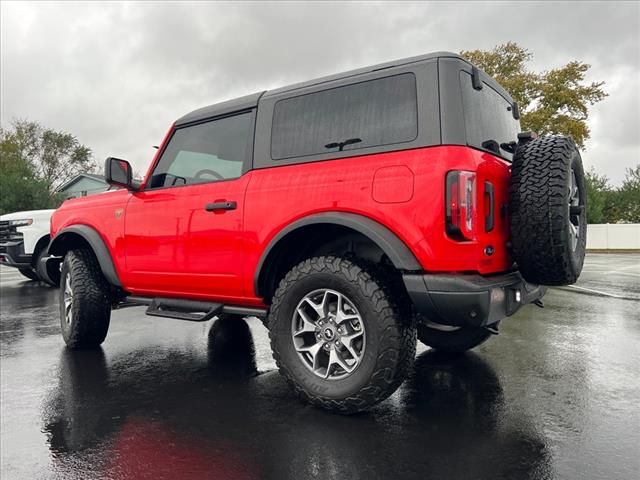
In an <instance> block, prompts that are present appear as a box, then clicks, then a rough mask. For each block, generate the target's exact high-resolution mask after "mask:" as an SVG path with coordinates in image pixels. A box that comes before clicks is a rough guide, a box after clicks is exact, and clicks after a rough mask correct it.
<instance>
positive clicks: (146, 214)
mask: <svg viewBox="0 0 640 480" xmlns="http://www.w3.org/2000/svg"><path fill="white" fill-rule="evenodd" d="M170 133H171V130H170V131H169V133H168V134H167V137H165V142H166V141H167V139H168V138H169V136H170ZM161 150H162V148H161V149H160V150H159V152H158V153H160V151H161ZM157 159H158V155H157V156H156V158H155V159H154V162H153V164H155V162H156V161H157ZM153 164H152V167H150V169H149V173H150V172H151V171H152V169H153ZM509 168H510V166H509V163H507V162H505V161H503V160H501V159H499V158H497V157H495V156H493V155H491V154H489V153H485V152H481V151H478V150H475V149H472V148H468V147H462V146H437V147H428V148H420V149H415V150H403V151H397V152H391V153H382V154H376V155H367V156H360V157H351V158H345V159H337V160H329V161H322V162H311V163H302V164H296V165H287V166H281V167H273V168H266V169H258V170H253V171H250V172H248V173H246V174H244V175H243V176H242V177H240V178H238V179H235V180H228V181H219V182H211V183H205V184H198V185H190V186H177V187H172V188H164V189H157V190H147V191H144V190H142V191H140V192H135V193H131V192H127V191H125V190H119V191H114V192H107V193H104V194H100V195H94V196H90V197H84V198H81V199H74V200H69V201H67V202H65V204H64V205H63V206H62V207H61V208H59V209H58V210H57V211H56V212H55V214H54V216H53V219H52V234H55V233H56V232H57V231H59V230H61V229H62V228H64V227H66V226H69V225H73V224H85V225H89V226H92V227H93V228H95V229H96V230H97V231H98V232H99V233H100V234H101V236H102V238H103V239H104V241H105V244H106V245H107V248H108V249H109V251H110V252H111V255H112V258H113V259H114V263H115V267H116V271H117V273H118V275H119V277H120V279H121V281H122V285H123V287H124V288H125V289H126V290H127V291H129V292H131V293H133V294H139V295H166V296H178V297H191V298H201V299H210V300H218V301H223V302H225V303H233V304H237V305H247V306H258V305H261V304H262V301H261V299H260V298H257V297H256V296H255V292H254V285H253V280H254V274H255V271H256V268H257V266H258V262H259V259H260V257H261V255H262V253H263V251H264V250H265V248H266V247H267V245H268V244H269V242H270V241H271V240H272V239H273V238H274V237H275V236H276V235H277V234H278V233H279V232H280V231H281V230H282V229H283V228H285V227H287V226H288V225H290V224H291V223H292V222H294V221H296V220H298V219H300V218H304V217H305V216H308V215H312V214H315V213H320V212H351V213H356V214H359V215H363V216H365V217H368V218H370V219H373V220H375V221H377V222H379V223H380V224H382V225H384V226H386V227H387V228H388V229H389V230H391V231H392V232H394V233H395V234H396V235H397V236H398V237H399V238H400V239H401V240H402V241H403V242H404V243H405V244H406V245H407V246H408V247H409V249H410V250H411V251H412V252H413V254H414V255H415V256H416V258H417V259H418V261H419V262H420V264H421V265H422V267H423V268H424V270H425V271H430V272H478V273H480V274H491V273H497V272H503V271H505V270H508V269H510V268H511V265H512V259H511V257H510V255H509V253H508V250H507V241H508V238H509V226H508V218H507V216H506V205H507V204H508V195H509V190H508V189H509V178H510V170H509ZM451 170H461V171H471V172H475V173H476V182H477V183H476V185H477V191H476V196H477V198H476V202H477V203H476V205H477V208H476V210H477V212H478V218H477V222H476V235H475V240H473V241H464V242H458V241H455V240H453V239H451V238H449V237H448V236H447V234H446V232H445V192H444V190H445V177H446V174H447V172H449V171H451ZM149 173H148V174H147V177H148V175H149ZM394 176H398V178H399V182H398V183H395V182H393V181H390V179H392V178H393V177H394ZM485 180H489V181H490V182H491V183H492V184H493V186H494V189H495V205H494V211H495V212H496V215H495V226H494V228H493V230H492V231H491V232H488V233H487V232H485V228H484V218H485V215H484V213H485V212H487V211H488V209H489V207H488V205H486V204H485V202H486V201H487V198H488V197H487V195H484V191H483V185H484V182H485ZM410 187H412V192H411V194H409V192H408V189H409V188H410ZM399 190H400V191H399ZM223 200H224V201H235V202H237V209H235V210H225V211H221V212H207V211H205V209H204V207H205V204H207V203H210V202H218V201H223ZM501 213H502V214H501ZM488 246H491V247H493V252H494V253H493V254H492V255H487V254H486V253H485V249H486V247H488Z"/></svg>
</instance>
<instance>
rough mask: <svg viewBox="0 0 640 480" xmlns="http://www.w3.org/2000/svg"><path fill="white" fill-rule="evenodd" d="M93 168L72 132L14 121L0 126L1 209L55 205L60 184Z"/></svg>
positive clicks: (87, 154)
mask: <svg viewBox="0 0 640 480" xmlns="http://www.w3.org/2000/svg"><path fill="white" fill-rule="evenodd" d="M95 169H96V164H95V163H94V162H93V160H92V158H91V149H89V148H88V147H86V146H85V145H82V144H81V143H80V142H79V141H78V139H77V138H76V137H74V136H73V135H71V134H69V133H65V132H58V131H55V130H52V129H48V128H45V127H43V126H42V125H40V124H38V123H37V122H30V121H26V120H17V121H14V122H13V123H12V125H11V128H10V129H2V128H0V170H1V171H2V175H1V176H0V212H1V213H9V212H16V211H20V210H37V209H44V208H55V207H56V206H58V205H59V204H60V201H61V199H60V198H59V196H58V195H57V194H56V193H55V192H56V189H57V188H58V187H59V186H61V185H62V184H63V183H65V182H67V181H68V180H70V179H71V178H73V177H75V176H76V175H78V174H79V173H87V172H92V171H94V170H95Z"/></svg>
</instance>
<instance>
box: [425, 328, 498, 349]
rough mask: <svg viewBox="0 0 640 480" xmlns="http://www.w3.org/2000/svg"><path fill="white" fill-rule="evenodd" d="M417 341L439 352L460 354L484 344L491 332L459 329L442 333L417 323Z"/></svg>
mask: <svg viewBox="0 0 640 480" xmlns="http://www.w3.org/2000/svg"><path fill="white" fill-rule="evenodd" d="M417 330H418V340H420V341H421V342H422V343H423V344H425V345H426V346H428V347H431V348H432V349H434V350H437V351H439V352H451V353H462V352H466V351H468V350H471V349H472V348H475V347H477V346H478V345H480V344H482V343H484V342H486V341H487V340H488V339H489V338H490V337H491V336H492V334H491V332H489V330H487V329H486V328H483V327H472V326H466V327H460V328H459V329H457V330H452V331H443V330H438V329H435V328H431V327H429V326H428V325H426V324H424V323H421V322H418V325H417Z"/></svg>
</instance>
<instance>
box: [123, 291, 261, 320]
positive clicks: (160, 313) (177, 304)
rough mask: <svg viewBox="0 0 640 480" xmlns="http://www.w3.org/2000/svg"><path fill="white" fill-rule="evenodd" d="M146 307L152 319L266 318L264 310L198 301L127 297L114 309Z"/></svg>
mask: <svg viewBox="0 0 640 480" xmlns="http://www.w3.org/2000/svg"><path fill="white" fill-rule="evenodd" d="M140 305H147V311H146V312H145V313H146V314H147V315H151V316H154V317H166V318H176V319H178V320H188V321H191V322H206V321H207V320H210V319H212V318H213V317H215V316H216V315H219V314H221V313H227V314H230V315H243V316H245V317H250V316H253V317H263V318H264V317H266V316H267V310H266V309H265V308H256V307H241V306H234V305H224V304H222V303H214V302H203V301H198V300H185V299H182V298H164V297H156V298H149V297H137V296H129V297H126V298H125V299H124V302H122V303H120V304H119V305H118V306H117V307H116V308H126V307H136V306H140Z"/></svg>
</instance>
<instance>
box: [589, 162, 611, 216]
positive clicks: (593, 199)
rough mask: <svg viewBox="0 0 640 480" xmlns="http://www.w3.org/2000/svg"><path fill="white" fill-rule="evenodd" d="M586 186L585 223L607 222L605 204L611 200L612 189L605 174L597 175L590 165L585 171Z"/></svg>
mask: <svg viewBox="0 0 640 480" xmlns="http://www.w3.org/2000/svg"><path fill="white" fill-rule="evenodd" d="M584 179H585V184H586V187H587V223H609V222H608V220H609V219H608V218H607V215H606V213H607V206H608V202H610V200H611V195H612V193H613V192H612V189H611V186H610V185H609V179H608V178H607V177H606V176H605V175H598V173H597V172H596V170H595V168H593V167H591V168H590V169H589V170H588V171H587V172H586V173H585V177H584Z"/></svg>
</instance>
